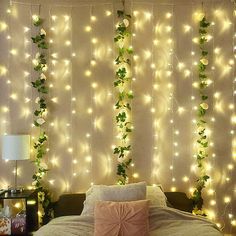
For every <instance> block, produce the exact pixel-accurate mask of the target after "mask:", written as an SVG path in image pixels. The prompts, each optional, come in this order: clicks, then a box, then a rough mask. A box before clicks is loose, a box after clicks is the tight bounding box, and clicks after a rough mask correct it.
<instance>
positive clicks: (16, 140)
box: [2, 135, 30, 193]
mask: <svg viewBox="0 0 236 236" xmlns="http://www.w3.org/2000/svg"><path fill="white" fill-rule="evenodd" d="M2 159H3V160H9V161H15V186H14V188H13V189H12V190H11V191H12V193H17V192H19V191H21V189H18V188H17V162H18V161H22V160H28V159H30V135H4V136H3V137H2Z"/></svg>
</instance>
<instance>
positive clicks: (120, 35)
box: [114, 10, 134, 185]
mask: <svg viewBox="0 0 236 236" xmlns="http://www.w3.org/2000/svg"><path fill="white" fill-rule="evenodd" d="M117 15H118V18H119V23H118V25H117V27H116V35H115V37H114V42H115V43H116V46H117V52H118V56H117V58H116V59H115V64H116V65H117V70H116V79H115V81H114V87H115V88H117V102H116V104H115V108H116V110H117V115H116V124H117V127H118V137H119V141H120V143H119V145H117V146H116V147H115V148H114V154H116V155H117V157H118V165H117V175H118V176H119V177H118V183H119V184H122V185H124V184H126V183H127V182H128V174H127V170H128V168H129V166H130V164H131V162H132V158H130V157H129V153H130V151H131V145H130V143H129V140H128V138H129V135H130V134H131V132H132V123H131V121H130V118H129V114H130V112H131V105H130V101H131V100H132V99H133V97H134V96H133V93H132V91H130V90H129V85H130V82H131V77H130V75H129V70H130V67H131V61H130V56H131V55H132V53H133V49H132V47H126V44H127V43H128V42H129V39H130V32H129V20H130V19H131V16H130V15H127V14H126V13H125V10H123V11H121V10H118V11H117Z"/></svg>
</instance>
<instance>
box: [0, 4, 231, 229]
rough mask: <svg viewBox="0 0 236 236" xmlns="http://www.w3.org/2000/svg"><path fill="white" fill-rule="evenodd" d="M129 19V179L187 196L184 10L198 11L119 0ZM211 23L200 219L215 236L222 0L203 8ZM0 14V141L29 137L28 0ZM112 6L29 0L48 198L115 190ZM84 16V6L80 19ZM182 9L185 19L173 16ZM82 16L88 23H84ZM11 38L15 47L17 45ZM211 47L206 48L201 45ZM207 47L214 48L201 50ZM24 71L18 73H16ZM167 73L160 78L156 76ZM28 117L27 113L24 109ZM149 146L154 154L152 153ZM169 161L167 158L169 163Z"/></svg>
mask: <svg viewBox="0 0 236 236" xmlns="http://www.w3.org/2000/svg"><path fill="white" fill-rule="evenodd" d="M126 6H127V10H128V11H130V12H131V14H132V19H133V21H132V33H133V34H134V35H133V37H132V44H133V48H134V51H135V54H134V55H133V68H132V69H133V72H134V75H133V82H132V84H133V85H132V90H133V92H134V94H135V99H134V101H133V102H132V107H133V113H132V120H133V121H134V130H133V136H132V140H131V141H132V143H133V145H132V146H133V151H132V156H133V157H134V160H135V166H134V167H133V174H135V175H134V177H135V178H132V181H139V180H146V181H147V182H148V183H149V184H158V183H161V184H162V185H163V186H164V189H165V190H166V191H184V192H187V193H188V194H191V191H192V189H193V186H194V181H195V174H196V172H195V171H196V168H195V164H196V163H195V161H194V158H193V153H195V152H194V142H195V141H194V140H195V133H194V132H196V130H195V127H196V126H195V124H194V122H195V118H194V117H195V112H196V110H195V107H196V106H197V104H198V101H197V96H196V95H197V93H198V90H197V88H196V87H195V82H196V80H197V73H196V67H195V66H196V61H197V58H198V54H197V48H198V45H197V44H196V43H195V40H194V38H195V37H196V36H197V34H198V32H197V25H196V22H195V20H194V16H195V12H196V11H198V10H201V2H200V1H199V2H197V1H194V2H191V1H185V0H183V1H180V2H178V3H174V4H173V1H164V0H163V1H161V2H159V3H157V2H156V1H152V0H149V1H141V0H135V1H131V0H127V1H126ZM204 6H205V11H206V13H207V15H208V16H209V17H208V19H209V20H210V21H213V22H214V23H215V25H214V28H213V29H214V31H212V32H211V36H212V37H213V38H212V39H211V41H210V50H209V51H211V53H210V57H211V60H212V63H213V64H212V66H213V68H214V70H212V71H211V78H210V79H212V80H214V89H212V90H210V91H209V92H210V96H211V97H212V99H213V100H212V101H211V104H213V105H214V107H213V111H209V117H210V122H209V129H210V130H212V132H211V139H212V142H213V144H212V145H213V146H212V147H211V148H212V149H211V154H210V160H209V161H210V163H209V164H210V166H211V175H212V182H211V183H210V184H209V186H208V185H207V188H206V192H205V194H204V200H205V202H204V203H205V207H206V208H209V209H210V211H209V214H208V215H209V216H210V217H212V218H213V219H214V220H215V221H216V222H217V223H218V224H219V226H225V232H227V233H230V232H235V226H236V212H235V209H234V208H235V207H234V206H235V184H234V179H235V171H234V170H235V159H236V156H235V155H236V154H235V153H236V137H235V132H236V131H235V95H236V93H235V83H236V79H235V52H236V50H235V40H236V35H235V17H236V13H235V7H234V6H233V4H232V2H231V1H228V0H227V1H217V0H216V1H213V0H212V1H211V0H208V1H205V4H204ZM8 7H9V1H7V0H4V1H3V2H1V6H0V40H1V46H0V47H1V55H0V86H1V94H0V114H1V118H0V119H1V122H0V124H1V125H0V132H1V134H5V133H11V132H31V131H32V127H31V125H32V115H31V114H30V112H31V111H32V108H33V106H34V104H33V103H34V100H33V99H32V98H33V97H34V94H32V95H31V90H30V89H29V88H27V86H26V84H27V81H28V82H30V79H31V78H30V75H28V73H30V74H31V71H30V66H29V64H30V62H31V61H32V52H31V49H30V45H29V44H28V43H27V38H30V35H31V34H32V31H31V30H32V29H31V27H30V26H31V25H32V24H31V23H32V22H31V15H32V13H33V12H34V11H35V10H36V9H37V8H38V5H34V4H31V2H30V1H29V0H25V1H21V2H19V1H18V2H17V1H12V9H13V10H12V12H9V11H7V9H8ZM120 8H121V2H120V1H118V0H117V1H109V0H107V1H104V2H100V1H99V2H98V1H97V2H96V1H86V2H85V1H80V2H78V1H71V2H69V3H68V4H61V2H59V1H46V0H42V1H41V15H42V18H44V19H45V26H44V27H45V28H46V31H47V32H48V38H49V43H50V47H49V50H48V54H49V55H48V57H49V68H50V70H49V73H50V82H49V88H50V92H49V96H50V104H49V106H50V113H49V114H48V122H47V126H48V128H47V129H48V136H49V137H50V142H49V147H48V148H49V152H48V166H49V167H50V169H51V170H50V172H49V174H48V177H47V181H48V184H49V187H50V189H51V190H52V192H54V193H56V195H59V194H61V193H62V192H66V191H70V192H74V191H85V190H86V189H87V188H88V187H89V186H90V185H91V184H92V183H94V184H96V183H103V184H113V183H116V164H117V163H116V161H115V160H114V157H113V154H112V153H113V145H114V143H115V132H114V131H115V129H114V126H115V122H114V120H113V117H114V110H113V106H114V103H115V99H114V97H113V93H114V88H113V80H114V65H113V60H114V57H115V56H114V55H115V53H114V43H113V37H114V23H115V22H116V21H115V20H114V19H115V17H116V14H115V13H116V10H117V9H120ZM91 9H93V10H92V11H91ZM183 12H185V14H183ZM92 16H93V18H92ZM19 38H21V39H24V40H19ZM213 40H214V41H213ZM213 42H214V43H213ZM27 72H28V73H27ZM168 75H169V76H168ZM29 110H30V111H29ZM155 148H157V149H155ZM175 154H176V155H175ZM0 162H1V163H0V166H1V167H0V171H1V176H0V187H7V186H8V185H10V182H11V181H10V179H11V178H13V173H12V171H13V169H12V168H11V166H10V165H9V163H5V162H2V160H0ZM20 170H21V171H20V175H19V176H18V177H19V178H18V179H19V181H20V183H22V184H23V185H30V184H31V179H30V177H31V176H32V173H33V166H32V164H31V163H24V164H23V165H22V166H20Z"/></svg>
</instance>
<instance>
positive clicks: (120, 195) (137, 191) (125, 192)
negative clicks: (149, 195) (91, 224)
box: [81, 182, 146, 215]
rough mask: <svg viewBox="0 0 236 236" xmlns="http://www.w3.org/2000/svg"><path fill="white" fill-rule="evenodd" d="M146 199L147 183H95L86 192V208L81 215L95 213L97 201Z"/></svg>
mask: <svg viewBox="0 0 236 236" xmlns="http://www.w3.org/2000/svg"><path fill="white" fill-rule="evenodd" d="M145 199H146V183H145V182H140V183H134V184H127V185H110V186H107V185H93V186H92V187H91V188H90V189H89V190H88V191H87V192H86V200H85V201H84V209H83V211H82V214H81V215H93V213H94V207H95V204H96V202H97V201H116V202H125V201H137V200H145Z"/></svg>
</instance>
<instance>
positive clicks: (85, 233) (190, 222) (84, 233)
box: [34, 207, 223, 236]
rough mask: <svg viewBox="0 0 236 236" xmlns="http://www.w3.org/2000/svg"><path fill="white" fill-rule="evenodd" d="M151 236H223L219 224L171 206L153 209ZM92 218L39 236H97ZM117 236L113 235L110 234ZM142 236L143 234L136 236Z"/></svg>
mask: <svg viewBox="0 0 236 236" xmlns="http://www.w3.org/2000/svg"><path fill="white" fill-rule="evenodd" d="M149 220H150V221H149V223H150V236H155V235H156V236H221V235H223V234H222V233H221V232H220V231H219V229H218V228H217V227H216V225H215V224H213V223H212V222H210V221H208V220H207V219H205V218H203V217H197V216H194V215H192V214H190V213H186V212H183V211H179V210H176V209H172V208H169V207H151V208H150V217H149ZM93 230H94V219H93V217H90V216H64V217H59V218H56V219H53V220H52V221H51V222H50V223H48V224H47V225H45V226H43V227H41V228H40V229H39V230H38V231H37V232H35V234H34V235H35V236H73V235H76V236H93ZM108 236H113V235H108ZM136 236H142V235H136Z"/></svg>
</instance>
